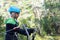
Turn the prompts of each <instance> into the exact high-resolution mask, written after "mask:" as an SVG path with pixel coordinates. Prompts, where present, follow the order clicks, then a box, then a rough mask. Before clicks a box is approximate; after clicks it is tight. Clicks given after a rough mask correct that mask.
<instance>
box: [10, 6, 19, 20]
mask: <svg viewBox="0 0 60 40" xmlns="http://www.w3.org/2000/svg"><path fill="white" fill-rule="evenodd" d="M9 12H10V14H11V17H14V18H16V19H17V18H18V16H19V14H20V9H19V8H18V7H16V6H11V7H10V8H9Z"/></svg>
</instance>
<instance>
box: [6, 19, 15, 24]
mask: <svg viewBox="0 0 60 40" xmlns="http://www.w3.org/2000/svg"><path fill="white" fill-rule="evenodd" d="M7 23H10V24H16V22H15V20H14V19H13V18H8V19H6V20H5V24H7Z"/></svg>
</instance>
